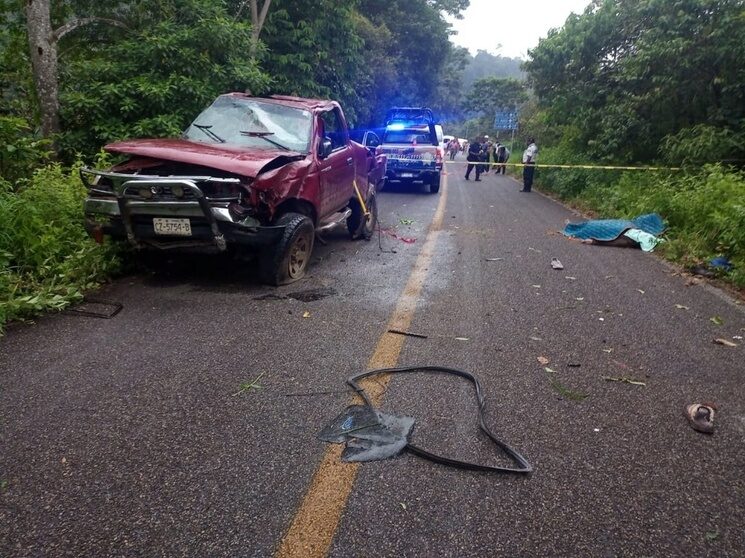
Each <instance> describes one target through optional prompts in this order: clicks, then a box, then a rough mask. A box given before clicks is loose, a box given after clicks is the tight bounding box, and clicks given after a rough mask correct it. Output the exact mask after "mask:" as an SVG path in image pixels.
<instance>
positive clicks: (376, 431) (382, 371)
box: [319, 366, 533, 474]
mask: <svg viewBox="0 0 745 558" xmlns="http://www.w3.org/2000/svg"><path fill="white" fill-rule="evenodd" d="M418 372H434V373H440V374H451V375H454V376H459V377H461V378H465V379H466V380H468V381H470V382H471V383H472V384H473V386H474V389H475V393H476V403H477V409H478V411H477V416H478V423H479V428H480V430H481V432H483V433H484V434H485V435H486V436H487V438H488V439H489V440H490V441H491V442H492V443H493V444H494V445H495V446H497V447H498V448H500V449H501V450H502V451H503V452H504V453H505V454H506V455H507V456H508V457H509V458H510V459H511V460H512V461H513V462H514V463H515V465H516V466H514V467H501V466H492V465H481V464H478V463H470V462H466V461H460V460H457V459H451V458H449V457H444V456H441V455H437V454H434V453H431V452H429V451H427V450H426V449H424V448H421V447H419V446H416V445H414V444H412V443H410V442H407V443H406V445H405V446H404V447H405V449H407V450H408V451H409V452H411V453H413V454H414V455H418V456H419V457H422V458H424V459H427V460H429V461H432V462H434V463H439V464H441V465H447V466H450V467H456V468H458V469H466V470H471V471H486V472H493V473H518V474H527V473H531V472H532V471H533V467H532V466H531V465H530V463H528V461H527V460H526V459H525V458H524V457H523V456H522V455H520V454H519V453H518V452H517V451H516V450H515V449H513V448H512V447H510V446H509V445H507V444H506V443H505V442H502V441H501V440H499V438H497V437H496V436H495V435H494V433H492V431H491V430H490V429H489V428H488V427H487V425H486V420H485V418H484V406H485V401H484V394H483V390H482V388H481V384H480V383H479V381H478V379H477V378H476V377H475V376H474V375H473V374H471V373H469V372H465V371H463V370H458V369H456V368H446V367H444V366H408V367H399V368H378V369H376V370H369V371H367V372H362V373H360V374H356V375H354V376H351V377H350V378H348V379H347V384H349V386H350V387H351V388H352V389H353V390H354V392H355V393H357V394H358V395H359V396H360V397H362V399H363V400H364V405H353V406H352V407H361V409H354V410H351V409H352V407H349V408H348V409H347V410H346V411H345V412H344V413H342V414H341V415H339V416H338V417H336V419H334V420H333V421H332V422H331V423H330V424H329V426H327V427H326V428H324V429H323V431H322V432H321V434H320V435H319V437H321V436H322V437H321V439H323V440H325V441H330V442H335V443H344V442H346V441H347V440H349V436H350V434H352V433H353V432H352V431H353V429H355V428H357V427H355V426H354V425H355V424H356V425H359V430H357V432H359V431H362V432H363V436H364V431H365V429H366V428H373V430H371V432H372V433H373V434H372V435H371V436H367V437H361V436H359V435H358V436H352V438H354V439H355V441H354V442H353V443H352V444H351V448H350V447H348V448H347V450H346V452H347V453H346V455H347V457H348V458H353V459H357V460H360V459H359V458H360V456H362V457H365V458H367V457H370V456H371V455H375V456H377V455H385V454H388V453H391V452H392V451H393V450H394V449H395V448H394V447H385V446H386V445H387V444H389V443H392V442H386V441H385V439H384V437H385V436H389V435H391V433H393V434H392V436H393V437H394V438H395V437H396V436H398V438H397V439H398V441H399V442H400V439H401V436H403V432H404V427H405V425H406V421H405V419H406V418H407V417H395V416H393V415H388V416H390V417H393V419H395V420H397V421H401V422H403V424H400V423H398V425H396V426H391V424H390V423H385V422H384V421H385V420H387V418H382V417H386V415H384V414H382V413H379V411H377V410H376V409H375V407H374V406H373V404H372V401H371V400H370V397H369V396H368V394H367V393H366V392H365V390H364V388H362V387H361V386H360V385H359V382H360V381H361V380H363V379H365V378H370V377H372V376H380V375H386V374H402V373H409V374H411V373H418ZM350 417H351V418H350ZM412 420H413V419H412ZM386 424H388V426H386ZM394 424H395V423H394ZM381 425H383V428H382V430H383V434H382V435H381V430H380V426H381ZM412 426H413V422H412ZM399 427H400V429H399ZM409 431H410V430H409ZM407 436H408V433H407ZM360 440H364V441H360ZM381 446H382V447H381ZM378 452H379V453H378ZM376 458H377V457H376Z"/></svg>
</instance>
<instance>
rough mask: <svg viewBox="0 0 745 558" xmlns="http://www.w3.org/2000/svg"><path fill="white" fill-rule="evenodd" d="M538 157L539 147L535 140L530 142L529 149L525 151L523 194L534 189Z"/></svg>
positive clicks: (531, 139)
mask: <svg viewBox="0 0 745 558" xmlns="http://www.w3.org/2000/svg"><path fill="white" fill-rule="evenodd" d="M537 156H538V146H537V145H536V144H535V140H534V139H533V138H530V139H529V140H528V147H527V149H526V150H525V151H523V165H525V166H524V167H523V189H522V190H520V191H521V192H530V190H531V189H532V188H533V175H534V174H535V160H536V157H537Z"/></svg>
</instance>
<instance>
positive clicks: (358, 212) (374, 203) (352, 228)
mask: <svg viewBox="0 0 745 558" xmlns="http://www.w3.org/2000/svg"><path fill="white" fill-rule="evenodd" d="M365 204H366V205H367V210H368V212H369V215H368V216H367V218H366V217H365V215H364V214H363V213H362V207H360V204H359V202H358V201H357V200H354V201H352V203H351V204H350V206H349V207H350V209H351V210H352V214H351V215H350V216H349V217H348V218H347V230H348V231H349V235H350V236H351V237H352V240H356V239H358V238H364V239H365V240H370V238H371V237H372V235H373V233H374V232H375V227H376V226H377V224H378V200H377V197H376V195H375V188H373V187H372V186H371V187H370V191H369V192H368V194H367V199H366V200H365Z"/></svg>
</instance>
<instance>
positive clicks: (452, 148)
mask: <svg viewBox="0 0 745 558" xmlns="http://www.w3.org/2000/svg"><path fill="white" fill-rule="evenodd" d="M448 151H449V152H450V160H451V161H454V160H455V155H456V154H457V153H458V151H460V144H459V143H458V140H457V139H456V138H453V139H451V140H450V143H448Z"/></svg>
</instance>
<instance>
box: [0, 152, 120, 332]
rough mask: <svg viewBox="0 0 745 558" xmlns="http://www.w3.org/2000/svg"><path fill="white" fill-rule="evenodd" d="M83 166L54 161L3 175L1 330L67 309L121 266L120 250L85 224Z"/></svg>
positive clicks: (0, 200)
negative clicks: (19, 175)
mask: <svg viewBox="0 0 745 558" xmlns="http://www.w3.org/2000/svg"><path fill="white" fill-rule="evenodd" d="M85 195H86V191H85V188H84V187H83V185H82V183H81V182H80V179H79V177H78V171H77V167H74V168H71V169H65V168H63V167H61V166H60V165H48V166H45V167H42V168H39V169H37V170H36V172H35V173H34V174H33V176H31V177H30V178H28V179H25V180H19V181H16V182H14V183H12V184H11V183H10V182H8V181H5V180H2V179H0V331H1V330H2V327H3V325H4V324H6V323H7V322H8V321H10V320H15V319H24V318H29V317H32V316H34V315H36V314H38V313H40V312H42V311H46V310H61V309H63V308H64V307H65V306H67V305H69V304H70V303H72V302H75V301H79V300H82V298H83V294H84V292H85V291H86V290H88V289H92V288H95V287H97V286H98V285H99V284H100V282H101V281H103V280H105V279H106V278H107V277H109V276H110V275H111V274H113V273H115V272H116V271H118V270H119V268H120V262H119V257H118V252H117V250H116V249H115V248H113V247H112V246H109V245H104V246H99V245H97V244H96V243H94V242H93V241H92V240H91V239H90V238H89V237H88V235H87V233H86V231H85V229H84V227H83V200H84V198H85Z"/></svg>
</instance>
